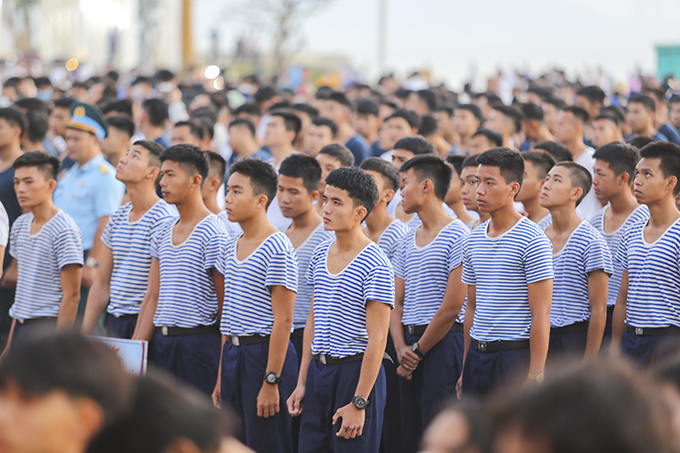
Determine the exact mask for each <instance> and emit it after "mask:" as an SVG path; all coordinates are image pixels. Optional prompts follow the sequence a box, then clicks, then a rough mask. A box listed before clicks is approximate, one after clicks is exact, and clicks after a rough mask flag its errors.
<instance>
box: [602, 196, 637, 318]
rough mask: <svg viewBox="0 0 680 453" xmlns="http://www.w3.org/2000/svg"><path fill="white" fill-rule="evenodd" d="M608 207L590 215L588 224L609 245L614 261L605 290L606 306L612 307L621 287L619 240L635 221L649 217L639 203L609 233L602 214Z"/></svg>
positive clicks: (621, 270)
mask: <svg viewBox="0 0 680 453" xmlns="http://www.w3.org/2000/svg"><path fill="white" fill-rule="evenodd" d="M608 208H609V205H607V206H605V207H604V208H602V209H600V210H599V211H597V212H596V213H595V215H594V216H592V217H591V218H590V220H589V222H590V224H591V225H592V226H593V227H594V228H595V229H596V230H597V231H598V232H599V233H600V234H601V235H602V237H603V238H604V240H605V241H606V242H607V245H608V246H609V252H610V253H611V255H612V258H613V262H614V273H613V274H612V275H611V277H609V289H608V291H607V306H608V307H613V306H614V305H616V298H617V297H618V296H619V290H620V289H621V277H622V276H623V267H622V266H621V262H620V261H619V260H617V259H615V258H616V250H617V249H618V247H619V242H620V241H621V237H622V236H623V233H625V232H626V230H628V228H630V227H631V225H634V224H635V223H637V222H641V221H643V220H646V219H647V218H648V217H649V209H647V206H645V205H641V206H638V207H637V208H635V210H634V211H633V212H631V213H630V215H629V216H628V218H627V219H626V220H625V221H624V222H623V223H622V224H621V226H620V227H619V228H618V229H617V230H616V231H613V232H611V233H606V232H605V231H604V226H603V225H604V214H605V212H606V211H607V209H608Z"/></svg>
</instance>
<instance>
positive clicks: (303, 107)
mask: <svg viewBox="0 0 680 453" xmlns="http://www.w3.org/2000/svg"><path fill="white" fill-rule="evenodd" d="M291 108H292V109H293V110H295V111H298V112H304V113H306V114H307V116H308V117H309V118H310V119H312V120H313V119H315V118H318V117H319V110H318V109H316V108H314V107H312V106H311V105H309V104H302V103H300V104H295V105H293V106H292V107H291Z"/></svg>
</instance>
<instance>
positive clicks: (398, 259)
mask: <svg viewBox="0 0 680 453" xmlns="http://www.w3.org/2000/svg"><path fill="white" fill-rule="evenodd" d="M411 235H412V233H410V232H409V234H407V235H406V236H404V237H403V238H402V239H401V240H400V241H399V246H398V247H397V251H396V252H395V254H394V258H392V267H393V268H394V275H396V276H397V277H399V278H400V279H402V280H404V279H405V278H406V271H405V269H404V263H405V259H406V257H405V254H406V243H407V241H409V240H411Z"/></svg>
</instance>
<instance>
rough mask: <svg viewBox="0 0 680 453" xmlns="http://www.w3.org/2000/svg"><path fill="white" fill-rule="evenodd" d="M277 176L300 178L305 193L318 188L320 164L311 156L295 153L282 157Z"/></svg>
mask: <svg viewBox="0 0 680 453" xmlns="http://www.w3.org/2000/svg"><path fill="white" fill-rule="evenodd" d="M279 176H288V177H290V178H302V185H303V186H305V189H307V193H310V194H311V193H312V192H314V191H315V190H319V181H321V165H319V162H318V161H317V160H316V159H314V158H313V157H312V156H307V155H306V154H300V153H295V154H291V155H290V156H288V157H286V158H285V159H283V162H281V167H280V168H279Z"/></svg>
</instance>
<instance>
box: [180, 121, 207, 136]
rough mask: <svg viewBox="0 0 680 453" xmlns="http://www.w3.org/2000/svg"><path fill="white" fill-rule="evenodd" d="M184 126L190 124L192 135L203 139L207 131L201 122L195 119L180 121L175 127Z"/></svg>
mask: <svg viewBox="0 0 680 453" xmlns="http://www.w3.org/2000/svg"><path fill="white" fill-rule="evenodd" d="M182 126H188V127H189V132H190V133H191V135H193V136H194V137H196V138H197V139H198V140H203V138H204V137H205V131H204V130H203V127H202V126H201V124H200V123H199V122H197V121H195V120H188V121H178V122H176V123H175V129H177V128H178V127H182Z"/></svg>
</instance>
